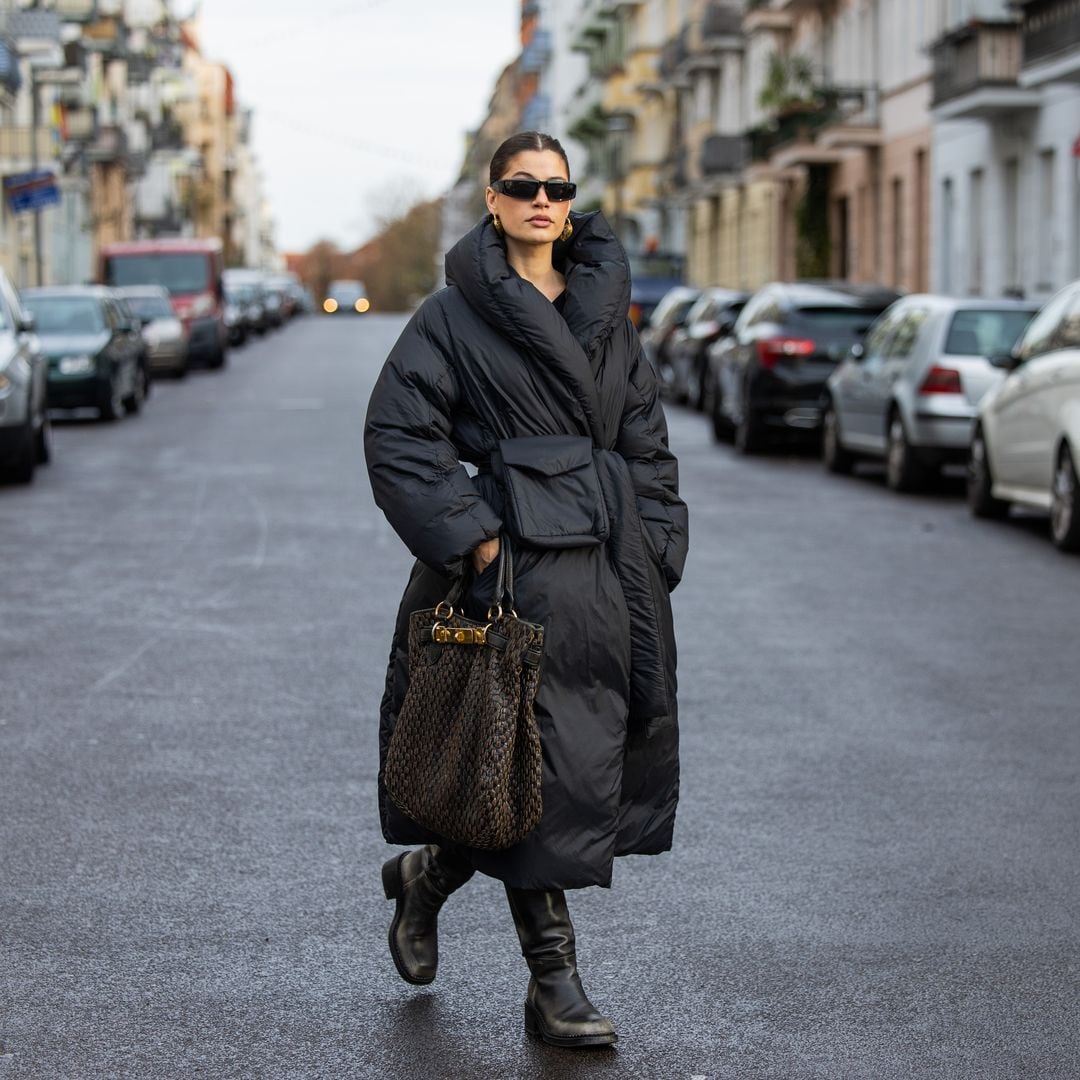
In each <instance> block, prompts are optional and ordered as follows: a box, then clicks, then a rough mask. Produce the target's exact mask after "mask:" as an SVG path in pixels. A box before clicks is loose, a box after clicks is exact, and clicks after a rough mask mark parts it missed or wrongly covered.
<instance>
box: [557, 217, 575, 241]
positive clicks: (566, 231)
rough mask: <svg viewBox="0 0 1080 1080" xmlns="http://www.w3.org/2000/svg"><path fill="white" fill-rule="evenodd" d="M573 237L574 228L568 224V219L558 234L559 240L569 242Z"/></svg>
mask: <svg viewBox="0 0 1080 1080" xmlns="http://www.w3.org/2000/svg"><path fill="white" fill-rule="evenodd" d="M573 235H574V226H573V225H571V224H570V219H569V218H567V219H566V224H565V225H564V226H563V231H562V232H561V233H559V239H560V240H569V239H570V237H571V236H573Z"/></svg>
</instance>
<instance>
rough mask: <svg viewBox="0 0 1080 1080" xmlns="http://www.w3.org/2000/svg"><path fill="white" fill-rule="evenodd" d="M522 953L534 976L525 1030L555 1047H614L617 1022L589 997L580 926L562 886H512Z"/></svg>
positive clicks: (509, 891)
mask: <svg viewBox="0 0 1080 1080" xmlns="http://www.w3.org/2000/svg"><path fill="white" fill-rule="evenodd" d="M506 895H507V898H508V899H509V901H510V911H511V913H512V914H513V916H514V926H515V927H517V932H518V938H519V939H520V940H521V952H522V955H524V957H525V962H526V963H527V964H528V965H529V971H530V972H531V973H532V978H531V979H530V980H529V991H528V994H527V995H526V998H525V1030H526V1031H527V1032H529V1034H530V1035H539V1036H540V1038H541V1039H543V1040H544V1042H547V1043H551V1044H552V1045H553V1046H609V1045H610V1044H611V1043H613V1042H615V1040H616V1039H617V1038H618V1036H617V1035H616V1034H615V1029H614V1027H612V1025H611V1021H610V1020H608V1019H607V1018H606V1017H604V1016H602V1015H601V1014H600V1013H599V1012H597V1010H596V1009H595V1008H594V1007H593V1004H592V1002H590V1001H589V999H588V998H587V997H586V996H585V991H584V989H582V986H581V979H580V977H579V976H578V971H577V953H576V949H575V940H574V926H573V924H572V923H571V922H570V912H569V911H568V910H567V907H566V896H565V894H564V893H563V892H561V891H559V890H550V891H549V890H542V889H511V888H510V887H509V886H507V889H506Z"/></svg>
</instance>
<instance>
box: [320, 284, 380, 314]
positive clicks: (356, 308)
mask: <svg viewBox="0 0 1080 1080" xmlns="http://www.w3.org/2000/svg"><path fill="white" fill-rule="evenodd" d="M370 310H371V301H370V300H368V298H367V290H366V289H365V288H364V283H363V282H362V281H331V282H330V287H329V288H328V289H327V290H326V299H325V300H324V301H323V311H325V312H326V314H327V315H364V314H366V313H367V312H368V311H370Z"/></svg>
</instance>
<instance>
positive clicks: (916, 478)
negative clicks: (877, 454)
mask: <svg viewBox="0 0 1080 1080" xmlns="http://www.w3.org/2000/svg"><path fill="white" fill-rule="evenodd" d="M925 482H926V475H925V473H924V471H923V467H922V465H921V463H920V462H919V460H918V458H916V456H915V451H914V450H913V449H912V447H911V444H910V443H909V442H908V437H907V431H906V430H905V428H904V421H903V420H902V419H901V417H900V414H899V413H898V412H894V413H893V414H892V417H891V419H890V420H889V433H888V437H887V439H886V444H885V483H886V484H887V485H888V486H889V489H890V490H891V491H918V490H919V488H921V487H922V486H923V484H924V483H925Z"/></svg>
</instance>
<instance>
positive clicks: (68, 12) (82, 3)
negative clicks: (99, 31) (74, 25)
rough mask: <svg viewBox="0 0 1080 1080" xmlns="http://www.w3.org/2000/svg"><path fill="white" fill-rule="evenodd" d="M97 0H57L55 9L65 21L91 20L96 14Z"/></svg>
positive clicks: (54, 5)
mask: <svg viewBox="0 0 1080 1080" xmlns="http://www.w3.org/2000/svg"><path fill="white" fill-rule="evenodd" d="M96 7H97V4H96V3H95V0H56V2H55V3H54V4H53V10H54V11H55V12H56V14H57V15H59V16H60V18H61V19H63V20H64V22H89V21H90V20H91V19H93V18H94V17H95V15H96V10H95V9H96Z"/></svg>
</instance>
